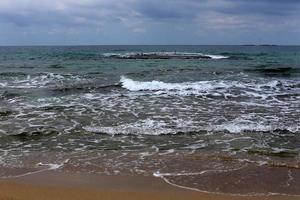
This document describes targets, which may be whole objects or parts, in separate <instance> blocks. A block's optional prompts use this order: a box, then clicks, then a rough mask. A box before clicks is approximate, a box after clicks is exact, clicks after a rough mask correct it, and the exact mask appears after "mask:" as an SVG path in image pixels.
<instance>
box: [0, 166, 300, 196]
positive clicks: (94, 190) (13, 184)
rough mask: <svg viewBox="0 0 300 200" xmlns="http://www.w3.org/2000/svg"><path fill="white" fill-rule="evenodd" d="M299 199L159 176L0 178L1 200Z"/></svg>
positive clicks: (29, 176)
mask: <svg viewBox="0 0 300 200" xmlns="http://www.w3.org/2000/svg"><path fill="white" fill-rule="evenodd" d="M27 199H28V200H48V199H49V200H50V199H51V200H53V199H62V200H69V199H70V200H71V199H72V200H77V199H78V200H79V199H80V200H89V199H91V200H92V199H101V200H110V199H123V200H127V199H128V200H129V199H130V200H135V199H136V200H144V199H145V200H149V199H156V200H160V199H161V200H168V199H170V200H171V199H172V200H177V199H178V200H179V199H191V200H194V199H195V200H196V199H197V200H199V199H202V200H212V199H213V200H227V199H228V200H229V199H230V200H238V199H242V200H254V199H255V200H256V199H265V200H279V199H280V200H281V199H282V200H285V199H286V200H294V199H295V200H296V199H299V200H300V197H291V196H260V197H249V196H246V197H242V196H231V195H217V194H209V193H201V192H195V191H190V190H185V189H181V188H176V187H174V186H171V185H168V184H167V183H165V182H164V181H163V180H162V179H160V178H155V177H150V176H149V177H145V176H121V175H120V176H106V175H88V174H74V173H65V172H64V173H62V172H53V171H52V172H50V171H49V172H44V173H39V174H33V175H28V176H24V177H19V178H9V179H2V180H1V181H0V200H27Z"/></svg>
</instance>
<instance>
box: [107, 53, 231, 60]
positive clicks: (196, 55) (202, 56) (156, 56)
mask: <svg viewBox="0 0 300 200" xmlns="http://www.w3.org/2000/svg"><path fill="white" fill-rule="evenodd" d="M102 55H103V56H104V57H109V58H119V59H171V58H177V59H212V60H218V59H227V58H229V56H223V55H211V54H202V53H191V52H147V53H138V52H130V53H123V54H119V53H104V54H102Z"/></svg>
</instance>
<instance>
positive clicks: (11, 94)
mask: <svg viewBox="0 0 300 200" xmlns="http://www.w3.org/2000/svg"><path fill="white" fill-rule="evenodd" d="M299 134H300V47H276V46H91V47H83V46H82V47H0V165H1V167H0V176H1V177H9V176H19V175H24V174H26V173H32V172H39V171H43V170H47V169H49V168H50V169H56V170H66V171H73V172H89V173H106V174H120V173H121V174H133V175H134V174H144V175H155V176H156V177H160V178H163V179H164V180H165V181H166V182H168V183H169V184H173V185H174V186H178V187H185V188H190V189H194V190H199V191H209V192H220V193H239V194H274V193H281V194H294V195H300V193H299V191H298V189H299V186H300V181H299V180H300V179H299V178H300V173H299V162H300V158H299V153H300V135H299ZM220 180H226V181H220ZM262 180H263V181H262ZM223 182H224V183H223ZM225 182H226V184H225ZM249 185H251V186H252V187H249ZM297 188H298V189H297Z"/></svg>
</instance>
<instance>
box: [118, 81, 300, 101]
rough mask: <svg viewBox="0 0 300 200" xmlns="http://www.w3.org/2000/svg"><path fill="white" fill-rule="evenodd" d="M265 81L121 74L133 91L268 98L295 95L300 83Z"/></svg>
mask: <svg viewBox="0 0 300 200" xmlns="http://www.w3.org/2000/svg"><path fill="white" fill-rule="evenodd" d="M262 81H263V82H256V81H253V82H251V81H250V82H241V81H229V80H211V81H198V82H182V83H165V82H162V81H156V80H153V81H135V80H132V79H130V78H127V77H125V76H121V80H120V82H121V84H122V87H123V88H125V89H127V90H129V91H132V92H137V91H150V92H151V91H152V92H154V93H155V94H170V95H206V96H211V97H226V98H227V97H232V98H235V97H254V98H262V99H266V98H267V97H270V96H272V97H276V96H278V95H279V96H280V95H284V96H286V97H289V96H294V94H295V92H297V89H298V86H299V83H298V82H297V81H296V82H295V81H287V80H284V81H283V80H281V81H280V80H267V81H266V80H262Z"/></svg>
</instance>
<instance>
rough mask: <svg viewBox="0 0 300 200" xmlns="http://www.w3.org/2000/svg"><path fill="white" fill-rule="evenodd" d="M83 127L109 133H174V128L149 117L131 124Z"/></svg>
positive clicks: (95, 131)
mask: <svg viewBox="0 0 300 200" xmlns="http://www.w3.org/2000/svg"><path fill="white" fill-rule="evenodd" d="M83 129H84V130H86V131H88V132H93V133H106V134H109V135H117V134H123V135H129V134H135V135H164V134H171V133H174V130H172V129H170V128H167V127H166V123H164V122H160V121H154V120H151V119H146V120H140V121H137V122H135V123H132V124H123V125H119V126H112V127H100V126H85V127H83Z"/></svg>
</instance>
